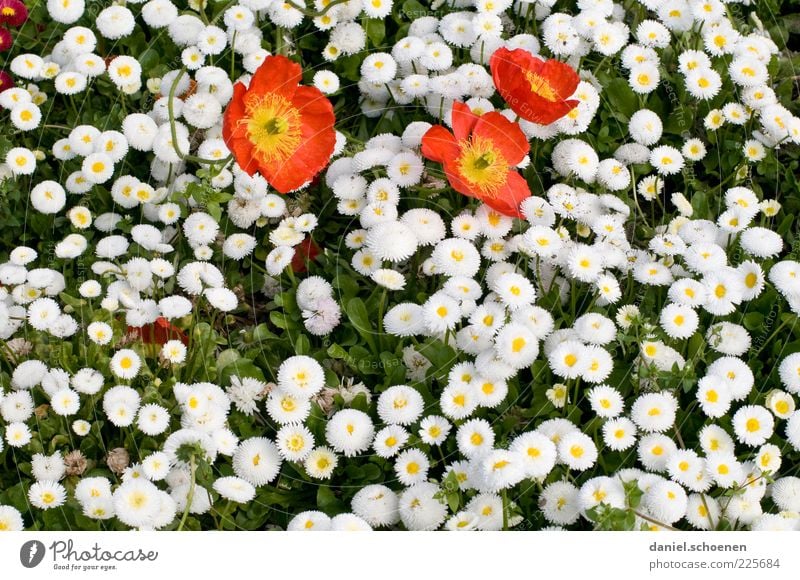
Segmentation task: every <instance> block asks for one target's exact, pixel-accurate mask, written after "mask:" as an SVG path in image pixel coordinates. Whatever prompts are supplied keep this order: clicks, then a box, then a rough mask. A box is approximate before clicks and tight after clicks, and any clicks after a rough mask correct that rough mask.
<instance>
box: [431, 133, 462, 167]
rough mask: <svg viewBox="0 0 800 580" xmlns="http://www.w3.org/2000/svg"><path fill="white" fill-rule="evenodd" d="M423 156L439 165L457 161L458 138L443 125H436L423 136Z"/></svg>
mask: <svg viewBox="0 0 800 580" xmlns="http://www.w3.org/2000/svg"><path fill="white" fill-rule="evenodd" d="M422 155H423V156H424V157H425V158H426V159H430V160H431V161H436V162H437V163H444V162H445V161H447V160H448V159H449V160H452V159H455V158H456V157H458V155H459V148H458V143H457V142H456V138H455V137H454V136H453V134H452V133H451V132H450V131H448V130H447V129H445V128H444V127H442V126H441V125H434V126H433V127H431V128H430V129H428V130H427V131H426V132H425V134H424V135H423V136H422Z"/></svg>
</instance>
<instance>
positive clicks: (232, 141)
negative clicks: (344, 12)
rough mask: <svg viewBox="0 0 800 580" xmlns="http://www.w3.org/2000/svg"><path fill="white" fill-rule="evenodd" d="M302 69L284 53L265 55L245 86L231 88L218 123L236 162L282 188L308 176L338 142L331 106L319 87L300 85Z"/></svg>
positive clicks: (300, 182) (285, 190)
mask: <svg viewBox="0 0 800 580" xmlns="http://www.w3.org/2000/svg"><path fill="white" fill-rule="evenodd" d="M301 72H302V70H301V68H300V65H298V64H297V63H294V62H292V61H291V60H289V59H288V58H286V57H285V56H268V57H267V58H266V59H264V62H263V63H262V64H261V66H260V67H258V70H256V73H255V74H254V75H253V78H252V80H251V81H250V86H249V87H248V88H245V86H244V85H243V84H242V83H236V85H235V86H234V87H233V99H232V100H231V102H230V104H229V105H228V108H227V110H226V111H225V117H224V120H223V126H222V136H223V138H224V139H225V143H226V144H227V146H228V148H229V149H230V150H231V152H232V153H233V155H234V157H235V158H236V161H237V162H238V163H239V166H240V167H241V168H242V169H243V170H244V171H246V172H247V173H249V174H250V175H253V174H254V173H255V172H256V171H257V172H259V173H260V174H261V175H262V176H263V177H264V178H265V179H266V180H267V181H268V182H269V184H270V185H272V187H274V188H275V189H277V190H278V191H280V192H281V193H288V192H289V191H292V190H294V189H297V188H299V187H301V186H302V185H305V184H306V183H308V182H309V181H311V180H312V179H313V178H314V176H315V175H317V174H318V173H319V172H320V171H322V169H323V168H324V167H325V166H326V165H327V164H328V161H329V160H330V157H331V154H332V153H333V147H334V145H335V144H336V133H335V131H334V130H333V124H334V122H335V121H336V118H335V116H334V114H333V105H331V102H330V101H329V100H328V99H327V98H325V96H324V95H323V94H322V92H320V91H319V90H318V89H316V88H314V87H307V86H300V85H299V83H300V77H301Z"/></svg>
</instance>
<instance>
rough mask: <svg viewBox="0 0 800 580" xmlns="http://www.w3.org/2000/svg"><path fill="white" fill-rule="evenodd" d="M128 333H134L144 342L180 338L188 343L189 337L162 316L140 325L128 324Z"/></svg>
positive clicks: (161, 342)
mask: <svg viewBox="0 0 800 580" xmlns="http://www.w3.org/2000/svg"><path fill="white" fill-rule="evenodd" d="M128 334H134V335H136V336H138V337H139V339H141V341H142V342H143V343H145V344H162V345H163V344H166V342H167V341H168V340H180V341H181V342H182V343H183V344H185V345H187V346H188V345H189V337H188V336H186V333H185V332H183V330H181V329H180V328H178V327H177V326H175V325H174V324H172V323H171V322H170V321H169V320H167V319H166V318H164V317H163V316H159V317H158V318H156V321H155V322H153V323H152V324H145V325H144V326H141V327H135V326H129V327H128Z"/></svg>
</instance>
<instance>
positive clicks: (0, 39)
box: [0, 26, 14, 52]
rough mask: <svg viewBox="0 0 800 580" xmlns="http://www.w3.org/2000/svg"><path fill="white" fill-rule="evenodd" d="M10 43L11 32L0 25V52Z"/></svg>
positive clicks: (9, 45)
mask: <svg viewBox="0 0 800 580" xmlns="http://www.w3.org/2000/svg"><path fill="white" fill-rule="evenodd" d="M12 44H14V38H13V37H12V36H11V33H10V32H9V31H8V30H6V29H5V28H3V27H2V26H0V52H4V51H6V50H8V49H9V48H11V45H12Z"/></svg>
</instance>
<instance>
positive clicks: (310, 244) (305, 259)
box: [292, 236, 322, 274]
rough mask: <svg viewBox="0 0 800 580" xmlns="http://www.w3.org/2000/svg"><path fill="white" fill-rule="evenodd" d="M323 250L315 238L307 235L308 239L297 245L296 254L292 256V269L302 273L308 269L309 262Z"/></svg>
mask: <svg viewBox="0 0 800 580" xmlns="http://www.w3.org/2000/svg"><path fill="white" fill-rule="evenodd" d="M321 252H322V248H320V247H319V246H318V245H317V243H316V242H315V241H314V238H312V237H311V236H306V239H305V240H303V241H302V242H300V243H299V244H298V245H297V246H296V247H295V252H294V256H293V257H292V271H293V272H295V273H297V274H302V273H304V272H306V271H307V270H308V267H307V264H308V263H309V262H311V261H313V260H314V259H315V258H316V257H317V256H319V255H320V253H321Z"/></svg>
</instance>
